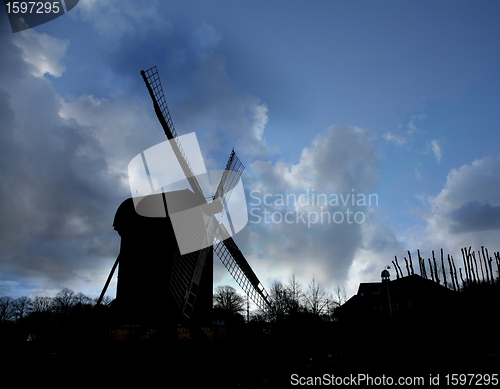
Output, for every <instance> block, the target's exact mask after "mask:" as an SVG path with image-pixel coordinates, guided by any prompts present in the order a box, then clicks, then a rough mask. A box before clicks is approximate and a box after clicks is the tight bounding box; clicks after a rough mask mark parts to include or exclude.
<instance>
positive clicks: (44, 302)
mask: <svg viewBox="0 0 500 389" xmlns="http://www.w3.org/2000/svg"><path fill="white" fill-rule="evenodd" d="M51 306H52V298H51V297H41V296H36V297H35V298H34V299H33V302H32V306H31V311H32V312H37V313H42V312H49V311H50V309H51Z"/></svg>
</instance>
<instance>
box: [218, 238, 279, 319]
mask: <svg viewBox="0 0 500 389" xmlns="http://www.w3.org/2000/svg"><path fill="white" fill-rule="evenodd" d="M214 252H215V253H216V254H217V256H218V257H219V259H220V260H221V261H222V263H223V264H224V266H225V267H226V269H227V270H228V271H229V274H231V276H232V277H233V278H234V279H235V281H236V282H237V283H238V285H239V286H240V287H241V289H243V291H244V292H245V293H246V294H247V295H248V296H249V297H250V298H251V299H252V301H253V302H254V303H255V304H256V305H257V306H258V307H259V308H260V309H262V310H264V309H266V308H267V307H269V306H270V302H269V295H268V293H267V291H266V289H265V288H264V286H263V285H262V284H261V283H260V281H259V279H258V278H257V276H256V275H255V273H254V271H253V270H252V268H251V267H250V265H249V264H248V262H247V260H246V259H245V257H244V256H243V253H242V252H241V251H240V249H239V248H238V246H237V245H236V243H235V241H234V240H233V238H231V237H229V238H228V239H226V240H224V241H222V242H220V241H219V242H217V243H215V244H214Z"/></svg>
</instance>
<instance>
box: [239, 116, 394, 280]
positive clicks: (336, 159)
mask: <svg viewBox="0 0 500 389" xmlns="http://www.w3.org/2000/svg"><path fill="white" fill-rule="evenodd" d="M373 141H374V137H373V135H372V134H371V132H370V131H369V130H366V129H363V128H360V127H356V126H352V125H348V124H346V123H339V124H335V125H332V126H330V127H328V128H327V129H325V130H324V131H323V132H321V133H319V134H318V135H317V136H316V138H315V139H314V140H313V142H312V144H311V145H310V146H309V147H305V148H304V149H303V150H302V153H301V157H300V161H299V162H298V163H297V164H293V163H289V162H284V161H277V162H274V163H273V162H271V161H264V160H257V161H255V162H253V163H252V164H251V165H250V167H249V170H250V177H249V178H250V181H247V184H246V186H247V189H248V190H249V191H250V190H253V192H251V193H250V194H249V196H248V198H249V212H250V223H249V225H248V226H247V229H249V230H250V231H251V233H252V234H249V235H247V238H249V237H250V236H252V235H253V236H257V237H259V239H258V240H255V239H254V240H252V241H245V238H242V239H243V242H242V244H243V247H244V249H245V252H248V253H249V258H251V260H252V262H253V263H255V265H256V267H257V268H263V269H264V268H265V266H267V267H269V268H270V269H272V271H271V272H270V271H269V270H268V271H267V272H265V273H264V274H266V273H267V274H268V279H267V280H266V281H267V282H266V283H269V282H271V281H272V279H273V277H278V276H280V277H285V276H286V277H288V276H289V275H291V274H292V273H295V275H296V276H297V279H298V280H299V281H300V282H302V283H304V284H307V283H308V282H309V281H310V280H311V279H312V277H315V278H316V280H319V281H321V282H323V283H324V284H325V285H326V286H328V287H331V286H335V285H336V283H339V284H346V283H347V282H349V281H348V279H350V278H351V277H357V276H359V274H358V272H354V273H353V274H354V275H352V274H351V269H352V267H353V266H354V264H355V260H356V258H357V255H358V253H359V252H360V250H361V248H362V247H364V251H365V252H372V251H373V250H375V251H380V250H382V248H384V247H386V248H388V247H392V246H393V245H394V242H395V237H394V234H392V233H387V231H385V232H383V233H381V234H378V233H377V232H376V231H377V227H376V226H377V225H378V223H379V218H380V215H379V214H378V213H374V212H373V209H378V198H377V201H375V200H373V204H371V207H370V205H369V204H362V203H361V202H360V203H357V202H356V201H354V203H353V199H356V200H358V199H359V198H361V196H363V195H367V196H368V195H369V193H367V192H364V191H369V190H370V189H373V188H375V187H376V186H377V184H378V181H379V179H378V166H379V159H378V156H377V153H376V148H375V146H374V142H373ZM300 196H302V198H300ZM321 196H323V197H321ZM340 196H342V197H340ZM351 196H354V197H351ZM325 198H326V199H327V204H324V203H322V201H324V199H325ZM306 199H307V200H306ZM335 199H337V200H338V201H336V200H335ZM346 199H347V200H346ZM343 200H345V201H343ZM355 215H357V216H356V217H357V220H358V221H360V223H357V222H355V221H354V216H355ZM301 217H302V218H301ZM334 218H335V219H334ZM396 241H397V240H396ZM384 250H385V249H384ZM365 258H366V256H365ZM263 261H265V265H264V264H263ZM375 272H378V268H377V269H376V271H375ZM269 273H272V276H270V275H269ZM286 277H285V278H284V280H286Z"/></svg>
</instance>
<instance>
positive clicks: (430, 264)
mask: <svg viewBox="0 0 500 389" xmlns="http://www.w3.org/2000/svg"><path fill="white" fill-rule="evenodd" d="M427 260H428V261H429V268H430V270H431V277H432V281H434V273H433V272H432V263H431V259H430V258H427Z"/></svg>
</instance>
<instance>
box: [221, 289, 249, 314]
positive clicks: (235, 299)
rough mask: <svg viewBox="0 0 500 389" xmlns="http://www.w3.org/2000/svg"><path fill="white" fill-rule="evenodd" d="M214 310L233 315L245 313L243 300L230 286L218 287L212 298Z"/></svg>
mask: <svg viewBox="0 0 500 389" xmlns="http://www.w3.org/2000/svg"><path fill="white" fill-rule="evenodd" d="M213 304H214V308H221V309H223V310H224V311H226V313H228V314H231V315H234V314H237V313H240V312H243V311H245V299H244V298H243V297H242V296H240V295H239V294H238V293H237V292H236V289H234V288H233V287H232V286H229V285H225V286H218V287H217V288H215V293H214V296H213Z"/></svg>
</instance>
